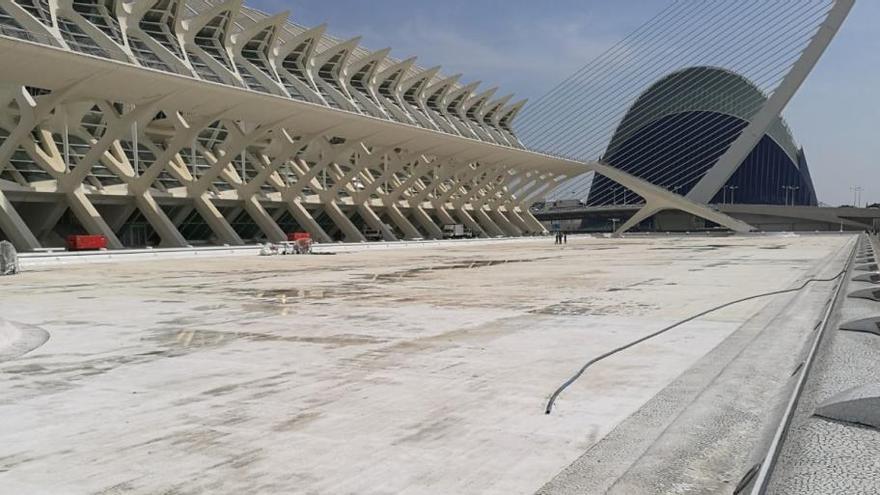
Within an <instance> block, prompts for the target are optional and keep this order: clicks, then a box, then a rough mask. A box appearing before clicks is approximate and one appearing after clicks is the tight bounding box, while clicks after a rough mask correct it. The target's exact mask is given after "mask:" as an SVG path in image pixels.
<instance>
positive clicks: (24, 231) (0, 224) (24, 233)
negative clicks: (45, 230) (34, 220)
mask: <svg viewBox="0 0 880 495" xmlns="http://www.w3.org/2000/svg"><path fill="white" fill-rule="evenodd" d="M0 229H2V230H3V233H4V234H6V237H8V238H9V241H10V242H12V244H13V245H14V246H15V249H17V250H19V251H33V250H35V249H38V248H40V247H41V246H40V242H39V241H37V238H36V237H35V236H34V234H33V232H31V229H29V228H28V226H27V224H26V223H25V222H24V220H22V218H21V216H19V214H18V212H17V211H16V210H15V207H14V206H12V202H10V201H9V199H7V198H6V194H4V193H3V191H0Z"/></svg>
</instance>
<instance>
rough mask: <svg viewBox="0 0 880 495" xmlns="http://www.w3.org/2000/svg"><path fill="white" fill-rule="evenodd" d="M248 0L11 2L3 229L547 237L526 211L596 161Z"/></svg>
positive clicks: (514, 108) (3, 100)
mask: <svg viewBox="0 0 880 495" xmlns="http://www.w3.org/2000/svg"><path fill="white" fill-rule="evenodd" d="M287 18H288V15H287V13H283V14H280V15H276V16H268V15H266V14H263V13H260V12H257V11H254V10H252V9H248V8H246V7H243V6H242V5H241V4H240V2H237V1H227V2H215V1H205V0H187V1H186V2H183V1H176V0H158V1H157V0H135V1H131V2H124V1H118V0H74V1H71V0H0V67H2V68H3V70H2V74H0V143H2V144H0V233H2V236H0V238H7V239H9V240H11V241H12V242H13V243H14V244H15V245H16V246H17V247H18V248H19V249H20V250H33V249H38V248H41V247H47V246H56V245H59V244H61V242H62V238H63V236H64V235H66V234H70V233H84V232H87V233H93V234H102V235H104V236H106V238H107V239H108V243H109V245H110V247H112V248H122V247H126V246H143V245H160V246H167V247H176V246H186V245H191V244H194V243H198V242H213V243H218V244H229V245H240V244H243V243H245V242H247V241H251V240H262V239H268V240H271V241H278V240H282V239H284V238H285V233H286V232H290V231H293V230H306V231H309V232H310V233H311V234H312V235H313V236H314V237H315V238H316V239H317V240H319V241H323V242H327V241H331V240H346V241H363V240H365V238H364V235H363V233H362V232H363V231H364V230H365V229H369V230H371V231H373V232H375V231H378V232H380V233H381V236H382V237H383V238H384V239H385V240H389V241H391V240H396V239H400V238H407V239H410V238H437V237H440V236H441V235H442V225H444V224H451V223H461V224H465V225H466V226H467V227H468V228H469V229H470V230H471V231H473V232H474V233H475V234H477V235H480V236H502V235H511V236H518V235H528V234H540V233H544V228H543V227H542V225H541V224H540V223H539V222H538V221H537V220H536V219H535V218H534V217H533V216H532V215H531V214H530V213H529V212H528V205H529V204H530V203H531V202H532V201H534V200H535V198H538V197H540V196H541V195H542V194H544V193H546V192H547V191H548V190H551V189H553V188H555V187H556V186H558V184H559V183H560V182H561V181H563V180H566V179H569V178H571V177H574V176H577V175H580V174H582V173H583V172H584V171H586V170H595V171H598V172H600V173H603V174H605V175H607V176H608V177H609V178H611V179H612V180H616V181H621V183H624V184H627V187H628V188H630V189H631V190H633V191H635V192H637V193H639V194H641V195H643V196H644V197H646V198H651V199H652V201H654V202H655V203H657V204H660V203H662V204H668V205H672V206H673V207H676V208H679V209H682V210H685V211H690V212H692V213H694V214H696V215H699V216H703V217H706V218H709V219H712V220H713V221H716V222H718V223H721V224H724V225H727V226H729V227H731V228H734V229H737V230H747V229H748V226H746V225H744V224H742V223H740V222H736V221H734V220H732V219H730V218H728V217H725V216H724V215H721V214H719V213H717V212H714V211H713V210H711V209H709V208H706V207H705V206H703V205H699V204H697V203H693V202H690V201H689V200H687V199H685V198H681V197H678V196H677V195H674V194H672V193H669V192H668V191H665V190H663V189H661V188H658V187H655V186H653V185H651V184H649V183H646V182H644V181H639V180H638V179H634V178H631V177H629V176H627V175H626V174H625V173H622V172H620V171H617V170H614V169H611V168H610V167H606V166H603V165H601V164H598V163H590V164H585V163H578V162H575V161H570V160H565V159H561V158H557V157H552V156H547V155H541V154H536V153H532V152H529V151H527V150H525V149H523V147H522V146H521V144H520V143H519V142H518V140H517V138H516V137H515V136H514V134H513V132H512V131H511V122H512V120H513V119H514V117H515V116H516V114H517V113H518V112H519V111H520V109H521V108H522V106H523V104H524V102H512V97H511V96H505V97H501V98H495V97H494V94H495V89H494V88H493V89H489V90H485V91H483V90H479V89H477V84H476V83H474V84H467V85H463V84H459V82H458V79H459V77H458V76H452V77H446V76H443V75H441V74H440V72H439V68H432V69H427V70H426V69H422V68H419V67H417V66H416V65H415V61H414V60H413V59H408V60H403V61H400V60H395V59H392V58H389V57H388V50H379V51H375V52H371V51H368V50H366V49H364V48H362V47H360V46H359V45H358V39H357V38H355V39H352V40H338V39H335V38H332V37H330V36H328V35H326V34H325V32H324V31H325V29H324V27H323V26H319V27H316V28H312V29H307V28H303V27H300V26H297V25H294V24H292V23H290V22H288V21H287Z"/></svg>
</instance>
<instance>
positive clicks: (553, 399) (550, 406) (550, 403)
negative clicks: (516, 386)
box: [544, 270, 846, 414]
mask: <svg viewBox="0 0 880 495" xmlns="http://www.w3.org/2000/svg"><path fill="white" fill-rule="evenodd" d="M845 273H846V270H842V271H840V273H838V274H837V275H835V276H833V277H831V278H811V279H808V280H806V281H804V283H802V284H801V285H800V286H798V287H794V288H791V289H782V290H775V291H772V292H764V293H761V294H755V295H752V296H748V297H744V298H742V299H737V300H735V301H730V302H726V303H724V304H721V305H719V306H715V307H714V308H710V309H707V310H706V311H703V312H702V313H697V314H695V315H693V316H689V317H687V318H685V319H684V320H681V321H678V322H675V323H673V324H672V325H669V326H668V327H666V328H663V329H662V330H658V331H656V332H654V333H652V334H650V335H646V336H644V337H642V338H639V339H636V340H634V341H632V342H630V343H628V344H626V345H623V346H620V347H617V348H615V349H612V350H610V351H608V352H606V353H604V354H602V355H600V356H597V357H594V358H593V359H591V360H589V361H588V362H587V364H585V365H583V367H581V369H580V370H578V372H577V373H575V374H574V376H572V377H571V378H569V379H568V380H566V381H565V383H563V384H562V385H560V386H559V388H557V389H556V391H554V392H553V395H551V396H550V400H548V401H547V408H546V409H545V410H544V414H550V412H551V410H552V409H553V404H554V403H555V402H556V399H557V398H558V397H559V395H560V394H561V393H562V392H563V391H565V389H567V388H568V387H569V386H570V385H571V384H572V383H574V382H576V381H577V380H578V378H580V377H581V375H583V374H584V372H585V371H587V368H589V367H590V366H592V365H594V364H596V363H598V362H599V361H602V360H603V359H605V358H608V357H611V356H613V355H615V354H617V353H619V352H622V351H625V350H627V349H629V348H630V347H632V346H634V345H637V344H641V343H642V342H644V341H646V340H650V339H653V338H654V337H657V336H658V335H661V334H664V333H666V332H668V331H670V330H672V329H674V328H676V327H679V326H681V325H684V324H685V323H688V322H690V321H693V320H696V319H697V318H700V317H703V316H706V315H707V314H709V313H713V312H715V311H718V310H721V309H724V308H726V307H728V306H733V305H734V304H739V303H741V302H746V301H751V300H752V299H758V298H761V297H769V296H775V295H779V294H787V293H789V292H798V291H801V290H803V289H804V288H805V287H806V286H807V285H809V284H811V283H813V282H833V281H835V280H837V279H838V278H840V277H842V276H843V275H844V274H845Z"/></svg>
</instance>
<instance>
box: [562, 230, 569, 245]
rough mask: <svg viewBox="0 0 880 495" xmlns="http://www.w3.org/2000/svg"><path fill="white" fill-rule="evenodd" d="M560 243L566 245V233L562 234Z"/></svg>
mask: <svg viewBox="0 0 880 495" xmlns="http://www.w3.org/2000/svg"><path fill="white" fill-rule="evenodd" d="M562 243H563V244H568V232H564V233H563V234H562Z"/></svg>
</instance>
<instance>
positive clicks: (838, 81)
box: [246, 0, 880, 204]
mask: <svg viewBox="0 0 880 495" xmlns="http://www.w3.org/2000/svg"><path fill="white" fill-rule="evenodd" d="M725 1H736V0H725ZM246 4H248V5H250V6H253V7H255V8H258V9H261V10H264V11H267V12H271V13H276V12H281V11H283V10H288V11H290V12H291V18H292V20H293V21H295V22H298V23H300V24H304V25H307V26H313V25H317V24H321V23H323V22H326V23H327V24H328V31H329V32H330V33H331V34H333V35H334V36H338V37H342V38H348V37H353V36H358V35H362V36H363V40H362V44H363V45H364V46H366V47H368V48H371V49H380V48H385V47H392V49H393V50H392V55H394V56H396V57H399V58H405V57H409V56H413V55H416V56H418V57H419V62H418V63H419V64H420V65H422V66H425V67H430V66H433V65H442V66H443V67H444V73H446V74H454V73H458V72H461V73H463V74H464V78H463V80H464V81H466V82H470V81H476V80H479V81H483V82H484V84H486V85H487V86H486V87H489V85H492V86H494V85H498V86H500V87H501V89H500V93H499V94H506V93H508V92H514V93H516V94H517V96H519V97H523V98H530V99H533V100H534V99H537V98H538V97H540V96H541V95H542V94H544V93H545V92H546V91H548V90H549V89H550V88H552V87H553V86H554V85H555V84H556V83H557V82H559V81H560V80H561V79H563V78H564V77H565V76H567V75H568V74H570V73H571V72H573V71H574V70H576V69H577V68H578V67H580V66H582V65H584V64H585V63H586V62H588V61H589V60H590V59H591V58H592V57H594V56H596V55H598V54H599V53H601V52H602V51H604V50H605V49H606V48H608V47H609V46H610V45H612V44H613V43H614V42H616V41H618V40H619V39H620V38H622V37H624V36H626V35H627V34H628V33H629V32H630V31H632V30H633V29H635V28H637V27H638V26H639V25H641V24H642V23H643V22H645V21H646V20H648V19H649V18H650V17H651V16H652V15H654V14H656V13H657V12H659V11H660V10H661V9H662V8H663V7H665V6H666V5H668V2H667V0H616V1H614V2H610V1H608V0H556V1H554V2H552V7H551V6H549V3H546V2H537V1H534V0H531V1H527V0H504V1H502V0H483V1H479V0H470V1H468V0H447V1H444V2H433V1H424V0H422V1H412V0H410V1H405V0H375V1H370V2H368V1H363V0H322V1H318V0H249V1H246ZM878 26H880V1H878V0H857V3H856V7H855V9H854V11H853V13H852V15H851V16H850V18H849V19H848V20H847V23H846V24H845V25H844V27H843V29H842V31H841V33H840V35H839V36H838V37H837V39H836V40H835V41H834V43H833V44H832V45H831V47H830V49H829V50H828V52H827V53H826V55H825V57H824V58H823V59H822V61H821V62H820V63H819V66H818V67H817V68H816V70H815V71H814V72H813V75H812V76H811V78H810V79H809V80H808V81H807V83H806V84H805V85H804V87H803V88H802V89H801V91H800V93H799V94H798V95H797V96H796V97H795V99H794V100H793V101H792V103H791V104H790V105H789V107H788V109H787V110H786V112H785V117H786V119H787V120H788V122H789V124H790V125H791V127H792V130H793V132H794V134H795V138H796V139H797V140H798V141H799V142H800V144H802V145H803V146H804V148H805V149H806V153H807V158H808V160H809V162H810V170H811V172H812V174H813V180H814V182H815V183H816V188H817V189H818V193H819V199H820V200H821V201H824V202H827V203H831V204H840V203H851V202H852V192H851V191H850V186H852V185H854V184H860V185H862V187H864V189H865V192H863V193H862V198H863V201H868V202H880V123H878V117H880V27H878Z"/></svg>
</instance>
